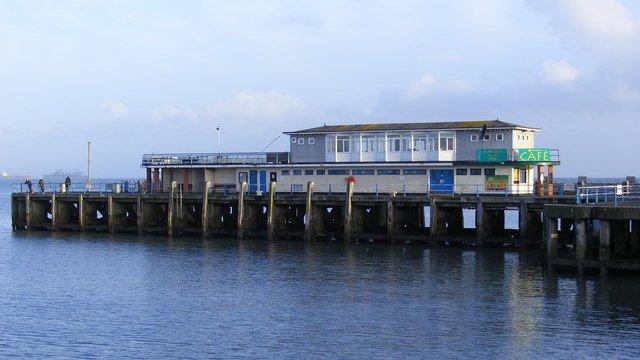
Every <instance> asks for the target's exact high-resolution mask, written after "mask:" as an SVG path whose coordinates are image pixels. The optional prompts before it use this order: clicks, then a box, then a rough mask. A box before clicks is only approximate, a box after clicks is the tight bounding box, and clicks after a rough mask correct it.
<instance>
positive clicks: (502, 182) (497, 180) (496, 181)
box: [484, 175, 509, 191]
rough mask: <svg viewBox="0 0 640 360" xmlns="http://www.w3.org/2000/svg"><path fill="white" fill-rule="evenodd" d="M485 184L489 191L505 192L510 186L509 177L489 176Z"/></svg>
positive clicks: (486, 177)
mask: <svg viewBox="0 0 640 360" xmlns="http://www.w3.org/2000/svg"><path fill="white" fill-rule="evenodd" d="M484 184H485V188H486V189H487V191H504V190H506V189H507V186H508V185H509V175H487V176H485V179H484Z"/></svg>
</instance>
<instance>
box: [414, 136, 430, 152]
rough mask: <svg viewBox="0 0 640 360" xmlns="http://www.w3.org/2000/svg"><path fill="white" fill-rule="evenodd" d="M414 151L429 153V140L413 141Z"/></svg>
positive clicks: (423, 138) (418, 139) (424, 138)
mask: <svg viewBox="0 0 640 360" xmlns="http://www.w3.org/2000/svg"><path fill="white" fill-rule="evenodd" d="M413 151H427V138H426V137H420V138H417V139H413Z"/></svg>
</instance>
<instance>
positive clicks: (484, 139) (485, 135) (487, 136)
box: [482, 134, 491, 141]
mask: <svg viewBox="0 0 640 360" xmlns="http://www.w3.org/2000/svg"><path fill="white" fill-rule="evenodd" d="M489 140H491V135H489V134H484V137H483V138H482V141H489Z"/></svg>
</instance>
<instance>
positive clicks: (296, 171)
mask: <svg viewBox="0 0 640 360" xmlns="http://www.w3.org/2000/svg"><path fill="white" fill-rule="evenodd" d="M293 175H302V170H293Z"/></svg>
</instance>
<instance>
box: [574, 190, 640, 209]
mask: <svg viewBox="0 0 640 360" xmlns="http://www.w3.org/2000/svg"><path fill="white" fill-rule="evenodd" d="M632 201H636V202H637V201H640V185H600V186H581V187H578V188H577V189H576V204H598V203H611V204H613V205H614V206H618V205H619V204H621V203H623V202H632Z"/></svg>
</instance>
